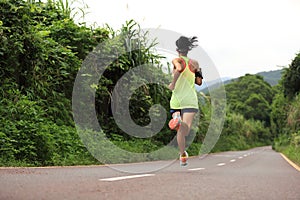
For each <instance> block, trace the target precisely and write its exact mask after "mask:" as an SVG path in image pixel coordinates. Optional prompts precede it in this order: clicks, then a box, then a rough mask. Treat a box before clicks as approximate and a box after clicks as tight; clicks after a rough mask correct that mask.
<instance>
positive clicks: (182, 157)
mask: <svg viewBox="0 0 300 200" xmlns="http://www.w3.org/2000/svg"><path fill="white" fill-rule="evenodd" d="M188 157H189V155H188V153H187V152H186V151H184V153H183V154H181V155H180V158H179V160H180V166H181V167H184V166H187V164H188Z"/></svg>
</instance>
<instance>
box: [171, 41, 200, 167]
mask: <svg viewBox="0 0 300 200" xmlns="http://www.w3.org/2000/svg"><path fill="white" fill-rule="evenodd" d="M196 42H197V37H192V38H187V37H184V36H181V37H180V38H179V39H178V40H177V41H176V46H177V49H176V50H177V52H178V58H175V59H173V61H172V63H173V66H174V68H173V73H172V74H173V80H172V83H171V84H170V85H169V89H170V90H172V97H171V100H170V108H171V110H170V112H171V114H172V117H173V119H171V121H170V122H169V127H170V128H171V129H173V130H177V143H178V147H179V151H180V165H181V166H186V165H187V158H188V154H187V152H186V151H185V137H186V136H187V135H188V134H189V132H190V129H191V126H192V122H193V119H194V116H195V115H196V113H197V112H198V98H197V93H196V89H195V83H196V84H197V85H201V84H202V79H203V77H202V73H201V69H200V67H199V64H198V62H197V61H196V60H193V59H190V58H188V57H187V54H188V52H189V51H190V50H192V49H193V48H194V47H196V46H197V44H195V43H196Z"/></svg>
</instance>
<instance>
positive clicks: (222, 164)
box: [217, 163, 226, 166]
mask: <svg viewBox="0 0 300 200" xmlns="http://www.w3.org/2000/svg"><path fill="white" fill-rule="evenodd" d="M224 165H226V164H225V163H219V164H217V166H224Z"/></svg>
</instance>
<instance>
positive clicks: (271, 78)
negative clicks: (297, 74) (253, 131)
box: [196, 69, 283, 93]
mask: <svg viewBox="0 0 300 200" xmlns="http://www.w3.org/2000/svg"><path fill="white" fill-rule="evenodd" d="M282 72H283V70H282V69H280V70H272V71H264V72H259V73H257V75H260V76H262V77H263V78H264V80H265V81H266V82H267V83H269V84H270V85H271V86H274V85H276V84H278V82H279V80H280V79H281V76H282ZM221 80H222V82H223V84H224V85H226V84H228V83H230V82H232V81H234V80H235V79H233V78H230V77H224V78H221ZM218 83H220V80H219V79H218V80H213V81H209V82H205V81H204V84H203V85H202V86H197V85H196V89H197V91H201V92H204V93H207V92H208V88H214V87H216V86H217V84H218Z"/></svg>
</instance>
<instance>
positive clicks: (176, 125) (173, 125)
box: [169, 112, 181, 131]
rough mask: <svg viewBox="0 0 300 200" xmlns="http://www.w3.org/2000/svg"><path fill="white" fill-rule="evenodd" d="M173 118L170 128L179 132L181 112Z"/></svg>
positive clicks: (174, 114) (176, 113)
mask: <svg viewBox="0 0 300 200" xmlns="http://www.w3.org/2000/svg"><path fill="white" fill-rule="evenodd" d="M172 117H173V118H172V119H171V120H170V121H169V128H170V129H171V130H176V131H177V130H178V129H179V127H180V125H181V117H180V112H175V113H173V115H172Z"/></svg>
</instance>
